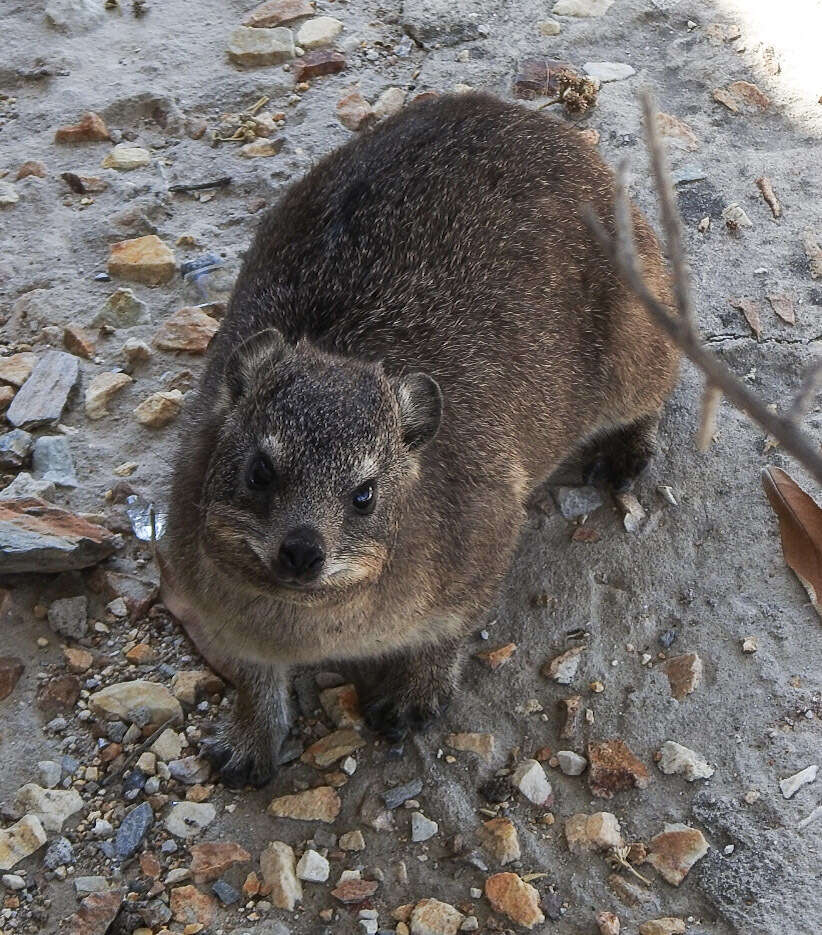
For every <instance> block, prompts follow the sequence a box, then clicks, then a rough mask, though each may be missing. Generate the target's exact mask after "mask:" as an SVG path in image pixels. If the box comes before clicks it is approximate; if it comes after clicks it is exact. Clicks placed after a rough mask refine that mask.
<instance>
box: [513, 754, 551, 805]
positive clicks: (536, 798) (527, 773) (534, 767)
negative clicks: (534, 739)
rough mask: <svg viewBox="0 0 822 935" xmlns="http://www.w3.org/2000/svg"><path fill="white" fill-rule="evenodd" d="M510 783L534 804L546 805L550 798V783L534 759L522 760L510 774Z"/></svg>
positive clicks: (539, 764) (540, 765)
mask: <svg viewBox="0 0 822 935" xmlns="http://www.w3.org/2000/svg"><path fill="white" fill-rule="evenodd" d="M511 783H512V784H513V785H514V786H516V787H517V789H519V791H520V792H521V793H522V794H523V795H524V796H525V798H526V799H528V801H529V802H533V803H534V805H546V804H547V803H548V801H549V800H550V798H551V783H550V782H548V777H547V776H546V775H545V770H544V769H543V768H542V764H541V763H538V762H537V761H536V760H522V761H521V762H520V763H519V764H518V765H517V767H516V769H515V770H514V772H513V773H512V775H511Z"/></svg>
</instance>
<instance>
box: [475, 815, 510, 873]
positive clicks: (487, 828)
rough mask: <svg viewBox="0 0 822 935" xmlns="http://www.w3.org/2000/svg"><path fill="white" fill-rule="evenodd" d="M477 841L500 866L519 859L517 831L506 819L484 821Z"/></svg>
mask: <svg viewBox="0 0 822 935" xmlns="http://www.w3.org/2000/svg"><path fill="white" fill-rule="evenodd" d="M479 839H480V843H481V844H482V847H483V849H484V850H485V851H487V852H488V853H489V854H490V855H491V856H492V857H493V858H494V859H495V860H496V861H497V862H498V863H500V864H501V865H502V866H505V864H510V863H511V861H513V860H519V858H520V846H519V837H518V835H517V829H516V827H515V826H514V823H513V822H512V821H511V820H510V819H508V818H492V819H490V820H489V821H484V822H483V823H482V827H481V828H480V830H479Z"/></svg>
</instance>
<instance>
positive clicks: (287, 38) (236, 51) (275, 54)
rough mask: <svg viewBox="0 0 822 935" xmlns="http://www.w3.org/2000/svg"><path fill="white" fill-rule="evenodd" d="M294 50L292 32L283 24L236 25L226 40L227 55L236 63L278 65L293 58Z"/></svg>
mask: <svg viewBox="0 0 822 935" xmlns="http://www.w3.org/2000/svg"><path fill="white" fill-rule="evenodd" d="M294 51H295V50H294V34H293V33H292V32H291V30H290V29H287V28H286V27H285V26H275V27H274V28H273V29H260V28H256V27H254V26H238V27H237V28H236V29H235V30H234V32H233V33H232V34H231V38H230V39H229V42H228V56H229V58H230V59H231V60H232V61H233V62H236V63H237V64H238V65H252V66H258V65H278V64H280V63H281V62H287V61H288V60H289V59H292V58H294Z"/></svg>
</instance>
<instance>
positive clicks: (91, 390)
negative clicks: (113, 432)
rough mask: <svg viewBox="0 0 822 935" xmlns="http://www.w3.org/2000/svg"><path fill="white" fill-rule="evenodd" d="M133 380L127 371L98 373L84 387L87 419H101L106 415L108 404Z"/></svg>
mask: <svg viewBox="0 0 822 935" xmlns="http://www.w3.org/2000/svg"><path fill="white" fill-rule="evenodd" d="M133 382H134V381H133V380H132V378H131V377H130V376H129V375H128V374H127V373H116V372H110V373H98V374H97V376H96V377H94V379H93V380H92V381H91V383H89V385H88V388H87V389H86V415H87V416H88V418H89V419H92V420H95V421H96V420H97V419H102V418H103V416H107V415H108V404H109V403H110V402H111V400H112V399H113V398H114V397H115V396H116V395H117V394H118V393H119V392H120V391H121V390H122V389H124V388H125V387H127V386H128V385H129V383H133Z"/></svg>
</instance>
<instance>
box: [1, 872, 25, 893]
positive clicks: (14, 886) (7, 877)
mask: <svg viewBox="0 0 822 935" xmlns="http://www.w3.org/2000/svg"><path fill="white" fill-rule="evenodd" d="M0 883H2V884H3V886H5V887H6V889H9V890H22V889H24V888H25V886H26V881H25V880H24V879H23V878H22V877H21V876H18V875H17V874H16V873H4V874H3V876H2V877H0Z"/></svg>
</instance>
